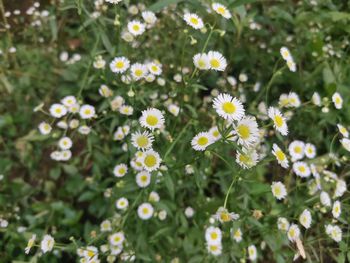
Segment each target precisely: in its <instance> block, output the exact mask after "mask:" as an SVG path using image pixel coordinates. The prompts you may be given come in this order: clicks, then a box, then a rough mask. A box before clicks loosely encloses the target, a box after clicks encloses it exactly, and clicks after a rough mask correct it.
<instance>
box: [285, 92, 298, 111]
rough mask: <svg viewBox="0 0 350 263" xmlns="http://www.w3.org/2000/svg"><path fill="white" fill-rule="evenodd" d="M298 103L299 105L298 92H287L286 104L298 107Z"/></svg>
mask: <svg viewBox="0 0 350 263" xmlns="http://www.w3.org/2000/svg"><path fill="white" fill-rule="evenodd" d="M300 105H301V102H300V99H299V96H298V94H296V93H295V92H289V94H288V106H290V107H294V108H298V107H300Z"/></svg>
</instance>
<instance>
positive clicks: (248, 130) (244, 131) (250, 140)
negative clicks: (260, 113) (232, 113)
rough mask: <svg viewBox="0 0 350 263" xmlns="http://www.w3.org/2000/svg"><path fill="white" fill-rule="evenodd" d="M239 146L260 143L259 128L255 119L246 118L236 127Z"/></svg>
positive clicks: (235, 132) (235, 131)
mask: <svg viewBox="0 0 350 263" xmlns="http://www.w3.org/2000/svg"><path fill="white" fill-rule="evenodd" d="M234 134H235V135H236V136H237V138H238V144H241V145H244V146H251V145H253V144H255V143H257V142H258V141H259V128H258V123H257V122H256V119H255V117H252V116H245V117H243V118H242V119H241V120H239V121H238V122H237V124H236V125H234Z"/></svg>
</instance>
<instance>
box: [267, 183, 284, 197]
mask: <svg viewBox="0 0 350 263" xmlns="http://www.w3.org/2000/svg"><path fill="white" fill-rule="evenodd" d="M271 190H272V194H273V196H274V197H276V198H277V199H278V200H281V199H284V198H285V197H286V196H287V190H286V187H285V186H284V184H283V183H281V182H272V184H271Z"/></svg>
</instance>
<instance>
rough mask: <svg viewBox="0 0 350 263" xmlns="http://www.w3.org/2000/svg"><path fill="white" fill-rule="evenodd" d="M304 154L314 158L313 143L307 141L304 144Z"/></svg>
mask: <svg viewBox="0 0 350 263" xmlns="http://www.w3.org/2000/svg"><path fill="white" fill-rule="evenodd" d="M304 151H305V156H306V157H307V158H309V159H312V158H315V156H316V147H315V145H313V144H311V143H307V144H305V148H304Z"/></svg>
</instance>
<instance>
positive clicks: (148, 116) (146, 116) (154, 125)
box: [140, 108, 165, 131]
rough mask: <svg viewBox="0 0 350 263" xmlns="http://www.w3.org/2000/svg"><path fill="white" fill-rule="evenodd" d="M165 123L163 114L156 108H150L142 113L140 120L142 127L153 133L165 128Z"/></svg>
mask: <svg viewBox="0 0 350 263" xmlns="http://www.w3.org/2000/svg"><path fill="white" fill-rule="evenodd" d="M164 121H165V120H164V116H163V114H162V113H161V111H160V110H158V109H156V108H148V109H147V110H144V111H142V116H141V118H140V124H141V126H142V127H145V128H148V129H150V130H152V131H153V130H154V129H160V128H161V127H163V125H164Z"/></svg>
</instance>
